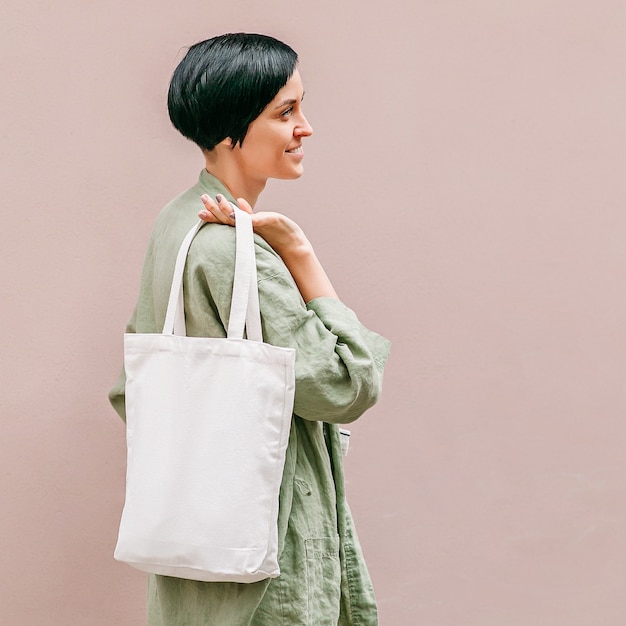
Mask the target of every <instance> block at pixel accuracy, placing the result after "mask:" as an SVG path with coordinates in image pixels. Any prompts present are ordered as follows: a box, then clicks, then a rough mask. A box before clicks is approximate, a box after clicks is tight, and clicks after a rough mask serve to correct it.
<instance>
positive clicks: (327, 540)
mask: <svg viewBox="0 0 626 626" xmlns="http://www.w3.org/2000/svg"><path fill="white" fill-rule="evenodd" d="M305 549H306V579H307V580H306V582H307V593H308V613H309V615H308V622H307V624H308V626H337V622H338V620H339V604H340V600H341V565H340V561H339V536H334V537H320V538H318V539H306V540H305Z"/></svg>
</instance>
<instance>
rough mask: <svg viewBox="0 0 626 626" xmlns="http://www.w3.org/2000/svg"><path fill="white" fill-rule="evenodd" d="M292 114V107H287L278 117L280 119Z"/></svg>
mask: <svg viewBox="0 0 626 626" xmlns="http://www.w3.org/2000/svg"><path fill="white" fill-rule="evenodd" d="M292 113H293V107H289V108H288V109H286V110H285V111H283V112H282V113H281V114H280V116H281V117H289V116H290V115H291V114H292Z"/></svg>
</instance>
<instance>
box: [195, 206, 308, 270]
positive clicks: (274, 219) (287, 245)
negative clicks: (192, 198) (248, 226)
mask: <svg viewBox="0 0 626 626" xmlns="http://www.w3.org/2000/svg"><path fill="white" fill-rule="evenodd" d="M201 200H202V203H203V204H204V209H203V210H202V211H200V212H199V213H198V217H199V218H200V219H201V220H203V221H205V222H209V223H213V224H226V225H228V226H234V225H235V213H234V209H233V206H232V204H231V203H230V202H228V201H227V200H226V198H224V196H222V195H221V194H218V195H217V196H216V199H215V200H213V198H211V197H210V196H208V195H206V194H205V195H203V196H201ZM237 203H238V204H239V208H240V209H241V210H242V211H245V212H246V213H249V214H250V215H251V216H252V228H253V229H254V232H255V233H258V234H259V235H261V237H263V239H265V241H267V243H268V244H269V245H270V246H271V247H272V248H273V249H274V250H275V251H276V252H277V253H278V254H279V255H280V256H281V257H283V255H287V256H289V255H290V254H300V253H303V252H306V251H307V248H310V247H311V244H310V243H309V240H308V239H307V238H306V236H305V234H304V232H303V230H302V229H301V228H300V226H298V225H297V224H296V223H295V222H294V221H293V220H292V219H290V218H288V217H287V216H286V215H283V214H282V213H275V212H273V211H260V212H259V213H254V212H253V211H252V207H251V206H250V205H249V204H248V202H247V201H246V200H245V199H244V198H237ZM311 249H312V248H311ZM283 260H284V259H283Z"/></svg>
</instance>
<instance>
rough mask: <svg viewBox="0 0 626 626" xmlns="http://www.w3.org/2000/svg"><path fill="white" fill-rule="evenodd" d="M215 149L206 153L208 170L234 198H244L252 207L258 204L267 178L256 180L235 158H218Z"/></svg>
mask: <svg viewBox="0 0 626 626" xmlns="http://www.w3.org/2000/svg"><path fill="white" fill-rule="evenodd" d="M214 152H215V151H212V152H210V153H205V154H204V156H205V162H206V170H207V172H209V174H211V175H212V176H215V178H217V179H218V180H219V181H220V182H221V183H222V184H223V185H224V186H225V187H226V189H228V191H229V192H230V193H231V195H232V196H233V198H235V199H237V198H244V199H245V200H246V201H247V202H248V204H250V206H251V207H252V208H254V205H255V204H256V202H257V200H258V199H259V196H260V195H261V192H262V191H263V189H265V184H266V183H267V180H254V179H251V178H250V177H249V176H246V175H244V173H243V172H242V171H241V168H240V167H239V165H238V163H236V162H235V160H233V159H228V158H225V159H224V158H216V155H215V154H214Z"/></svg>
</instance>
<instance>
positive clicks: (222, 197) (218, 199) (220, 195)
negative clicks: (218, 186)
mask: <svg viewBox="0 0 626 626" xmlns="http://www.w3.org/2000/svg"><path fill="white" fill-rule="evenodd" d="M215 199H216V200H217V203H218V204H219V203H220V202H221V201H222V200H223V199H224V196H223V195H222V194H221V193H218V194H217V195H216V196H215Z"/></svg>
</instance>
